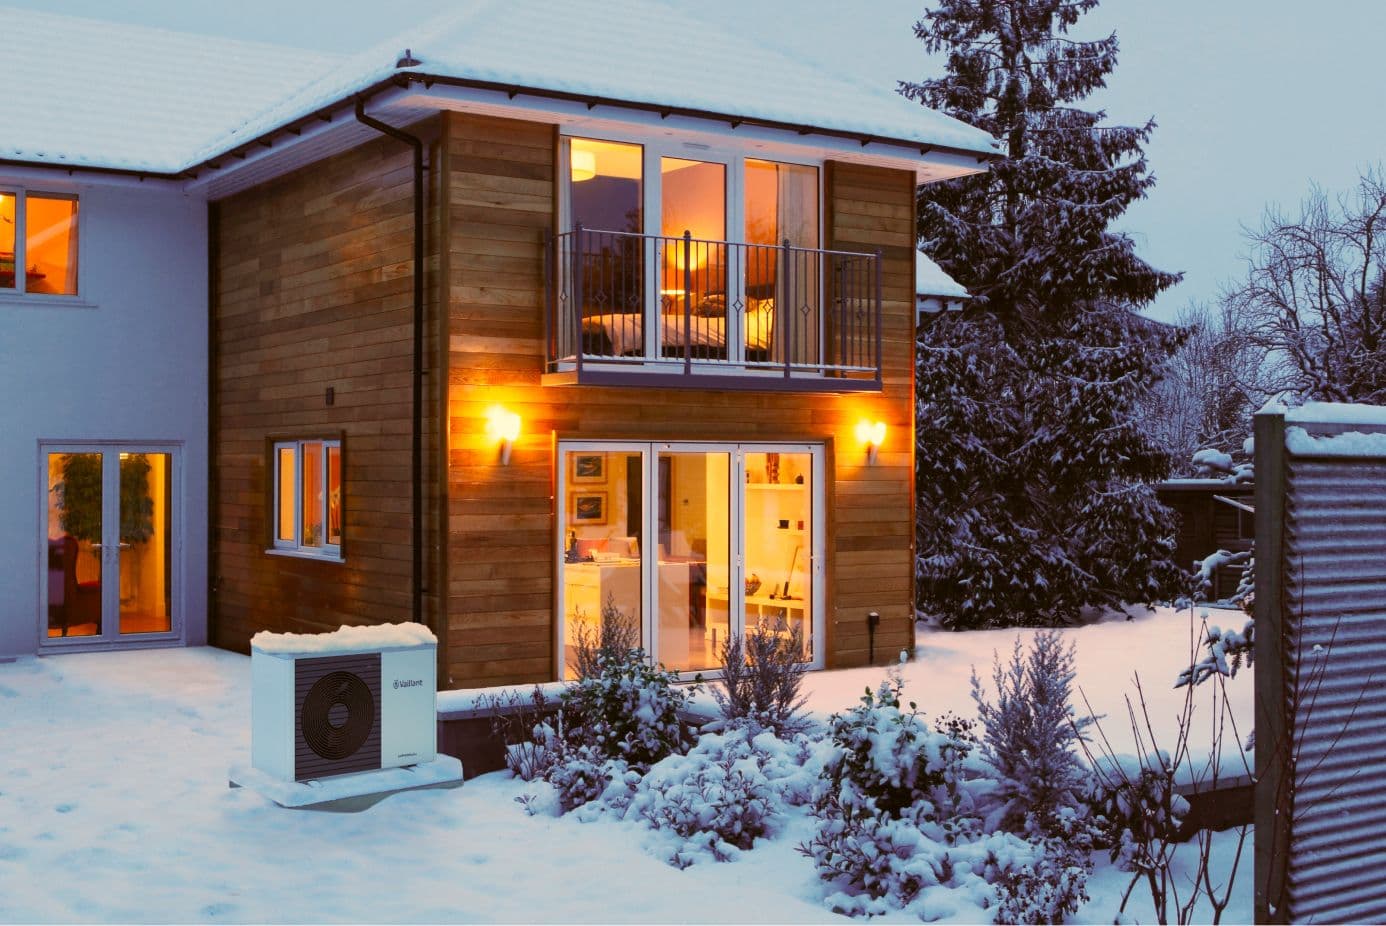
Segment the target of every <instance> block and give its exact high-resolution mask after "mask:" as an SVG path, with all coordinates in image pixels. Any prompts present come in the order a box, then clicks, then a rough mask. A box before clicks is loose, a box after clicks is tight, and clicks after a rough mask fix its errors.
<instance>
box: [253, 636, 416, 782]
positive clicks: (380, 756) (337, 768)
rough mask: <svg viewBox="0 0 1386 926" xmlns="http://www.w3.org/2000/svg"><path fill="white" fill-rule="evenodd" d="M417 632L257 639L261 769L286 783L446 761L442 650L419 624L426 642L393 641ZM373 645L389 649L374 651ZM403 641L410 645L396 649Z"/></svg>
mask: <svg viewBox="0 0 1386 926" xmlns="http://www.w3.org/2000/svg"><path fill="white" fill-rule="evenodd" d="M408 626H409V625H385V626H383V627H344V628H342V630H341V631H337V632H336V633H333V634H322V635H318V636H300V635H296V634H268V633H266V634H257V635H256V637H255V639H254V640H252V641H251V657H250V675H251V683H252V686H253V687H252V690H251V699H250V718H251V731H250V757H251V764H252V765H253V766H254V767H255V768H256V769H258V770H259V771H261V772H264V773H266V774H268V775H272V776H274V777H276V778H279V779H281V780H284V781H304V780H307V779H311V778H325V777H327V776H329V775H344V774H347V773H350V772H369V771H375V770H377V769H383V768H395V767H398V766H403V765H419V764H422V763H425V762H432V761H433V760H434V759H435V758H437V745H438V727H437V689H438V684H437V662H436V659H437V644H436V642H423V641H422V639H421V637H422V635H427V637H428V639H429V640H431V639H432V634H430V633H429V632H428V630H427V629H426V628H422V627H419V625H413V626H414V627H418V630H419V631H421V633H415V634H413V637H415V638H419V641H418V642H412V641H411V640H409V638H408V635H407V634H406V636H405V639H401V635H400V633H399V632H395V633H393V634H392V633H391V631H398V630H399V629H402V628H405V627H408ZM373 631H379V633H372V632H373ZM327 638H339V641H338V640H330V639H327ZM372 639H375V640H377V641H380V642H385V644H386V645H380V646H377V647H375V648H372V646H371V645H370V643H371V641H372ZM401 642H403V643H408V644H409V645H389V644H398V643H401Z"/></svg>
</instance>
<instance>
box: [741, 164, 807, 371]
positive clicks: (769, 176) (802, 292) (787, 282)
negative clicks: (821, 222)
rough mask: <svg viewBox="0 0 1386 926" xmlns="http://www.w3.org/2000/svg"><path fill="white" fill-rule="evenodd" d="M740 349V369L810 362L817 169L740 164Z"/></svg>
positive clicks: (796, 166)
mask: <svg viewBox="0 0 1386 926" xmlns="http://www.w3.org/2000/svg"><path fill="white" fill-rule="evenodd" d="M744 209H745V218H746V241H747V242H748V243H749V244H750V245H752V247H751V248H750V249H749V254H748V255H747V260H746V268H745V273H746V279H745V292H746V324H745V332H746V335H745V350H746V360H747V361H748V362H752V363H754V362H761V361H774V362H776V363H780V364H782V363H784V362H785V360H786V359H788V360H789V361H790V362H791V363H795V364H805V363H807V364H812V363H817V362H818V359H819V354H820V350H819V344H820V341H821V338H820V336H819V334H820V332H819V329H820V325H821V322H820V319H819V315H820V312H819V301H820V300H819V282H820V276H821V273H822V267H821V266H820V265H819V258H818V256H817V255H816V254H813V253H809V252H806V251H798V250H791V251H789V252H788V253H787V254H786V253H785V252H784V251H783V249H782V246H783V245H784V243H785V242H788V243H789V245H790V246H791V248H808V249H813V248H817V247H818V170H817V168H814V167H808V166H805V165H802V164H781V163H778V162H775V161H758V160H754V159H751V158H747V159H746V184H745V205H744Z"/></svg>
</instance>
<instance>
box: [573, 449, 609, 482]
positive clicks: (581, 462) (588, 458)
mask: <svg viewBox="0 0 1386 926" xmlns="http://www.w3.org/2000/svg"><path fill="white" fill-rule="evenodd" d="M568 459H569V460H570V461H571V464H570V465H571V472H569V473H568V481H569V482H572V483H576V484H579V485H581V484H589V485H592V484H596V483H605V482H606V453H604V452H602V453H570V454H568Z"/></svg>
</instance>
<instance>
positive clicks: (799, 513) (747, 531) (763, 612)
mask: <svg viewBox="0 0 1386 926" xmlns="http://www.w3.org/2000/svg"><path fill="white" fill-rule="evenodd" d="M745 471H746V483H745V492H746V495H745V503H744V505H743V506H742V511H743V516H742V517H743V521H744V524H743V530H744V534H743V536H744V539H743V543H744V550H745V559H744V562H745V567H744V572H745V577H746V578H745V589H744V592H745V612H744V613H745V626H746V630H747V631H750V630H753V629H755V628H756V627H765V628H769V629H770V630H772V631H773V632H774V633H776V634H778V635H782V636H784V637H786V638H788V637H791V636H792V635H793V633H794V632H795V631H796V630H797V631H798V632H799V635H800V638H801V640H802V644H803V654H804V661H806V662H808V661H812V659H813V658H814V651H815V649H816V641H815V640H814V639H813V623H814V622H813V614H814V601H813V557H814V550H815V543H814V539H815V538H814V518H813V499H814V492H815V486H814V484H813V473H814V469H813V454H811V453H772V452H748V453H746V454H745Z"/></svg>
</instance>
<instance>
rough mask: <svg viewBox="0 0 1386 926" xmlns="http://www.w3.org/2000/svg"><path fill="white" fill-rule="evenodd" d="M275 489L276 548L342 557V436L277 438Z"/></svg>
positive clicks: (274, 546) (300, 552)
mask: <svg viewBox="0 0 1386 926" xmlns="http://www.w3.org/2000/svg"><path fill="white" fill-rule="evenodd" d="M273 492H274V495H273V498H272V509H273V513H274V536H273V548H274V549H275V550H280V551H283V552H286V553H298V554H302V555H308V556H321V557H325V558H327V559H340V558H341V555H342V442H341V440H293V441H276V442H275V444H274V488H273Z"/></svg>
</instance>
